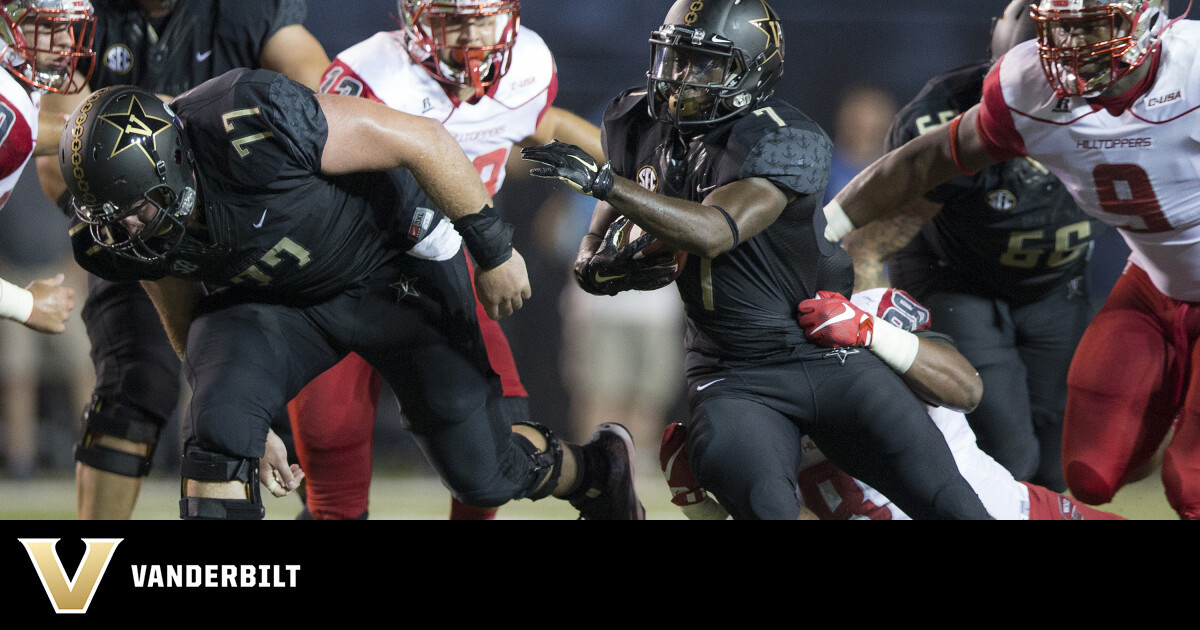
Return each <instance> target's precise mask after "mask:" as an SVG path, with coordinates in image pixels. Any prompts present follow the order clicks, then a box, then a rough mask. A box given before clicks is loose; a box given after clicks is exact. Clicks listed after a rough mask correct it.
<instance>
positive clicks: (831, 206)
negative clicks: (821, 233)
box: [825, 199, 854, 243]
mask: <svg viewBox="0 0 1200 630" xmlns="http://www.w3.org/2000/svg"><path fill="white" fill-rule="evenodd" d="M825 223H826V225H825V240H827V241H829V242H830V243H836V242H838V241H840V240H842V238H844V237H845V236H846V235H847V234H849V233H851V232H853V231H854V222H853V221H851V220H850V217H848V216H846V211H845V210H842V204H840V203H838V202H837V199H834V200H833V201H830V202H829V203H828V204H826V206H825Z"/></svg>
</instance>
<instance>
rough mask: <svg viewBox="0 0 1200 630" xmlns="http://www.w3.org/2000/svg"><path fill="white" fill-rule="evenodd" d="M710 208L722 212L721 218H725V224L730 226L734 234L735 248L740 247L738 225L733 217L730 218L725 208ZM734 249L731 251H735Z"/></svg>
mask: <svg viewBox="0 0 1200 630" xmlns="http://www.w3.org/2000/svg"><path fill="white" fill-rule="evenodd" d="M709 207H710V208H716V209H717V212H720V213H721V216H723V217H725V222H726V223H728V224H729V231H730V232H733V247H737V246H738V228H737V223H736V222H735V221H734V220H733V217H731V216H729V213H728V212H726V211H725V208H722V207H721V206H709ZM733 247H730V248H729V249H733Z"/></svg>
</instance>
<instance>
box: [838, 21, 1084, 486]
mask: <svg viewBox="0 0 1200 630" xmlns="http://www.w3.org/2000/svg"><path fill="white" fill-rule="evenodd" d="M1035 35H1036V33H1035V29H1034V23H1033V19H1032V18H1031V17H1030V16H1029V3H1028V2H1027V1H1025V0H1014V1H1013V2H1012V3H1011V4H1009V5H1008V8H1007V9H1006V10H1005V12H1004V14H1003V15H1002V16H1001V17H1000V18H999V19H998V20H997V21H996V24H995V26H994V28H993V31H992V46H991V54H992V59H991V60H984V61H980V62H978V63H975V64H971V65H969V66H964V67H961V68H956V69H954V70H951V71H949V72H946V73H944V74H941V75H939V76H937V77H934V78H933V79H931V80H930V81H929V82H928V83H927V84H926V85H925V88H924V89H923V90H921V93H920V94H918V95H917V97H916V98H915V99H914V100H913V101H912V102H911V103H909V104H908V105H907V106H905V107H904V109H903V110H902V111H901V112H900V114H899V115H898V116H897V119H896V123H895V124H894V125H893V127H892V131H891V137H890V138H889V142H888V150H891V149H894V148H896V147H897V146H899V145H901V144H904V143H905V142H907V141H909V140H911V139H912V138H915V137H917V136H919V135H921V134H922V133H924V132H926V131H929V130H930V129H933V128H934V127H937V126H939V125H941V124H942V123H945V122H946V121H948V120H950V119H951V118H953V117H955V116H957V115H958V114H959V113H961V112H964V111H966V110H968V109H970V107H971V106H972V105H975V104H976V103H978V102H979V99H980V97H981V95H982V92H983V78H984V76H986V75H987V72H988V69H989V68H990V67H991V64H992V63H993V62H994V61H995V60H996V59H999V58H1000V56H1002V55H1003V54H1004V53H1005V52H1007V51H1008V49H1009V48H1011V47H1012V46H1014V45H1016V44H1018V43H1020V42H1022V41H1025V40H1027V39H1033V38H1034V36H1035ZM914 205H915V206H918V208H917V209H919V211H920V213H921V214H922V215H923V216H927V217H932V219H931V220H930V221H928V222H922V221H921V220H920V219H916V218H913V217H909V216H904V217H899V218H896V219H893V220H890V221H885V222H877V223H873V224H871V225H868V226H865V227H864V229H862V230H857V231H855V232H854V233H852V234H850V235H848V236H847V238H846V239H845V242H844V245H845V247H846V249H847V250H848V251H849V252H850V254H851V255H852V256H853V257H854V266H855V282H854V283H855V290H864V289H868V288H872V287H877V286H888V280H887V279H886V278H884V275H883V268H884V264H885V262H886V263H887V272H888V275H889V276H890V278H891V284H893V285H895V286H896V287H898V288H901V289H904V290H906V291H908V292H909V293H911V294H912V295H913V296H914V297H916V298H917V299H918V300H920V301H921V302H922V303H924V304H925V305H926V306H927V307H928V308H929V309H930V311H931V312H932V313H933V318H932V320H933V322H934V329H935V330H937V331H939V332H944V333H947V334H949V335H950V336H951V337H953V338H954V339H955V340H957V342H958V346H959V350H960V351H961V352H962V353H963V354H964V355H965V356H966V357H967V358H968V359H969V360H970V361H971V363H972V364H973V365H974V366H975V367H976V369H978V370H979V374H980V376H981V377H982V378H983V382H984V395H983V399H982V401H981V402H980V404H979V406H978V407H977V408H976V409H975V411H973V412H971V413H969V414H967V418H968V419H969V420H970V424H971V428H972V429H973V430H974V431H975V434H976V436H977V437H978V440H979V446H980V448H982V449H983V451H984V452H986V453H988V454H989V455H991V456H992V457H993V458H995V459H996V461H998V462H1000V464H1001V465H1003V466H1004V467H1005V468H1007V469H1008V470H1009V471H1010V472H1012V474H1013V476H1014V477H1016V478H1017V479H1018V480H1020V481H1031V482H1033V483H1036V484H1039V485H1043V486H1046V487H1048V488H1050V489H1052V490H1054V491H1056V492H1062V491H1064V490H1066V487H1067V486H1066V481H1065V480H1064V479H1063V471H1062V421H1063V413H1064V412H1065V410H1066V404H1067V368H1068V366H1069V365H1070V362H1071V356H1072V355H1073V354H1074V352H1075V346H1076V345H1077V344H1078V343H1079V338H1080V337H1081V336H1082V335H1083V331H1084V329H1085V328H1086V327H1087V324H1088V321H1090V319H1091V308H1090V305H1089V301H1088V292H1087V285H1086V269H1087V263H1088V259H1089V258H1090V255H1091V250H1092V243H1093V241H1094V239H1095V237H1096V236H1097V235H1098V234H1099V232H1100V231H1101V230H1102V229H1103V224H1102V223H1100V222H1099V221H1097V220H1095V219H1092V218H1090V217H1088V216H1087V215H1085V214H1084V213H1083V211H1082V210H1080V209H1079V207H1078V206H1077V205H1076V204H1075V201H1074V200H1073V199H1071V196H1070V193H1068V192H1067V190H1066V188H1064V187H1063V185H1062V183H1061V182H1059V181H1058V179H1057V178H1056V177H1054V176H1053V175H1051V174H1050V172H1049V171H1048V170H1047V169H1046V168H1045V167H1043V166H1042V165H1041V164H1039V163H1037V162H1036V161H1034V160H1032V159H1030V158H1021V159H1017V160H1012V161H1009V162H1003V163H1000V164H995V165H992V166H989V167H987V168H985V169H983V170H982V171H980V172H979V173H977V174H975V175H973V176H966V175H964V176H960V177H957V178H956V179H954V180H951V181H950V182H948V183H946V184H943V185H941V186H939V187H937V188H935V189H934V190H932V191H930V192H929V193H926V194H925V196H924V197H923V198H920V199H918V200H916V201H915V202H914ZM893 254H894V256H893ZM889 258H890V259H889Z"/></svg>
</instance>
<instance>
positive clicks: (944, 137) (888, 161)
mask: <svg viewBox="0 0 1200 630" xmlns="http://www.w3.org/2000/svg"><path fill="white" fill-rule="evenodd" d="M949 147H950V142H949V132H948V131H947V130H945V129H944V128H939V129H937V130H934V131H932V132H930V133H928V134H925V135H923V136H919V137H917V138H914V139H913V140H912V141H910V142H909V143H907V144H905V145H904V146H902V147H900V148H899V149H896V150H895V151H892V152H890V153H888V154H887V155H884V156H883V157H881V158H879V159H878V160H876V161H875V162H874V163H872V164H871V165H870V166H868V167H867V168H865V169H863V170H862V172H860V173H859V174H858V175H857V176H855V177H854V179H852V180H851V181H850V183H849V184H846V186H845V188H843V189H842V190H841V191H840V192H839V193H838V194H837V196H836V197H834V199H833V201H832V202H830V204H829V206H827V207H826V216H827V217H830V216H831V214H835V213H832V211H831V209H830V208H831V207H837V208H838V209H840V211H841V212H842V213H844V216H845V218H846V219H848V220H849V222H850V223H851V227H852V228H861V227H863V226H865V225H867V224H869V223H871V222H872V221H874V220H876V219H880V218H882V217H885V216H887V215H889V214H891V213H892V212H893V211H894V210H895V209H897V208H899V209H901V210H900V212H910V211H911V208H912V205H911V202H912V201H913V200H915V199H917V198H918V197H919V196H920V195H922V194H924V193H925V192H927V191H929V190H930V189H932V188H933V187H935V186H937V185H938V184H941V183H943V182H946V181H948V180H949V179H951V178H953V177H955V176H956V175H958V174H959V171H958V169H957V167H955V165H954V159H953V157H952V156H951V155H950V148H949ZM835 223H836V221H835V220H834V219H832V218H831V219H830V224H831V225H834V224H835ZM845 231H846V230H843V233H842V234H835V235H833V236H836V237H837V238H841V237H842V236H845V233H844V232H845ZM834 240H836V238H835V239H834Z"/></svg>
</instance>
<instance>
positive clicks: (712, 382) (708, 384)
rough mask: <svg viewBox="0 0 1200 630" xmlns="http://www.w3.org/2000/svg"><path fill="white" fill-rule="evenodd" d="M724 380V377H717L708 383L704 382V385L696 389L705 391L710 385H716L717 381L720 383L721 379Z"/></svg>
mask: <svg viewBox="0 0 1200 630" xmlns="http://www.w3.org/2000/svg"><path fill="white" fill-rule="evenodd" d="M723 380H725V379H723V378H719V379H717V380H715V381H709V382H707V383H705V384H703V385H701V386H699V387H697V388H696V391H698V392H700V391H704V390H706V389H708V388H709V387H710V386H712V385H716V384H717V383H720V382H721V381H723Z"/></svg>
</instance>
